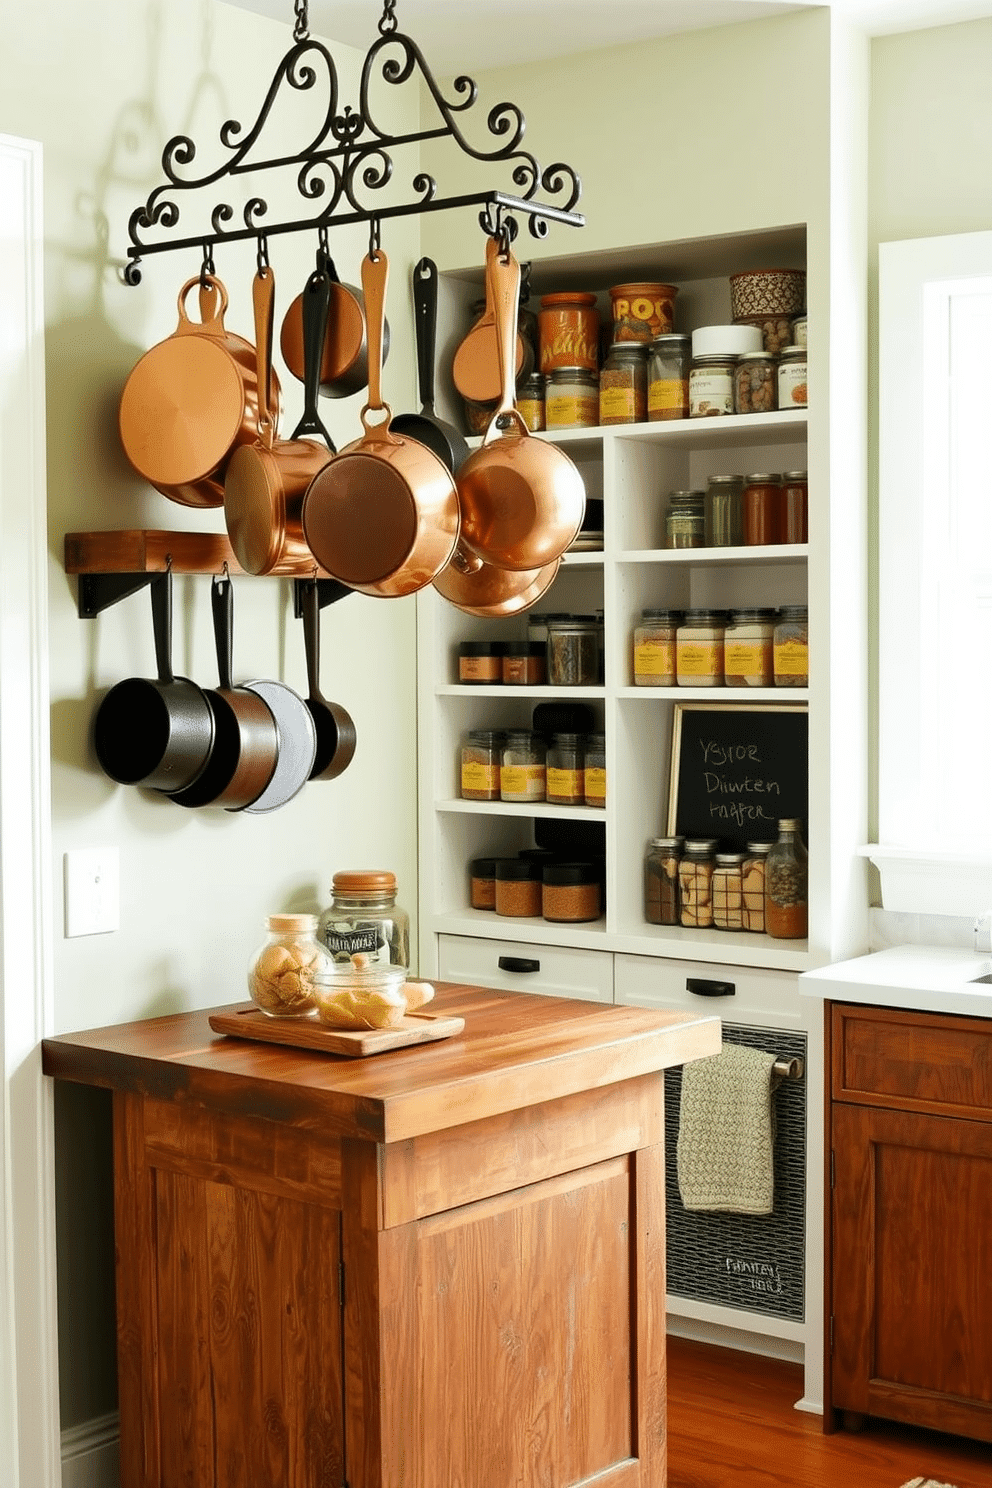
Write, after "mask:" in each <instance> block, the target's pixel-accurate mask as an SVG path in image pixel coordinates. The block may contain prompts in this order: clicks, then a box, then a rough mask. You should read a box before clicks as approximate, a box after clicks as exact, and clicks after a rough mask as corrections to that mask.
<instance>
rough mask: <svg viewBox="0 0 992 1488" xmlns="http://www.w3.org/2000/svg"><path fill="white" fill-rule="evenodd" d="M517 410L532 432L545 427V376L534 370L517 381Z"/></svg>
mask: <svg viewBox="0 0 992 1488" xmlns="http://www.w3.org/2000/svg"><path fill="white" fill-rule="evenodd" d="M516 406H517V412H518V413H519V415H520V417H521V418H522V419H523V421H524V423H525V424H526V425H527V428H528V429H529V430H530V432H531V433H532V434H539V433H540V431H541V430H542V429H543V428H544V377H543V375H542V374H541V373H540V372H532V373H531V375H530V376H529V377H525V378H523V380H522V381H521V382H518V383H517V397H516Z"/></svg>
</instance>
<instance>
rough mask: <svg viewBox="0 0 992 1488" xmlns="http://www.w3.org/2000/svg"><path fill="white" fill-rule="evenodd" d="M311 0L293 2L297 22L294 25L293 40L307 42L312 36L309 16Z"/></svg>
mask: <svg viewBox="0 0 992 1488" xmlns="http://www.w3.org/2000/svg"><path fill="white" fill-rule="evenodd" d="M308 9H309V0H293V14H294V15H295V17H296V21H295V23H294V25H293V40H294V41H306V40H307V39H308V37H309V35H310V17H309V15H308V14H307V11H308Z"/></svg>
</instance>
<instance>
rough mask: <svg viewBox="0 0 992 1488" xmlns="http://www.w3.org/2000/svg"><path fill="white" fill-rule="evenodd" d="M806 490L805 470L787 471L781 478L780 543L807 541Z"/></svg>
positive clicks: (807, 502) (807, 503)
mask: <svg viewBox="0 0 992 1488" xmlns="http://www.w3.org/2000/svg"><path fill="white" fill-rule="evenodd" d="M808 490H809V488H808V482H807V479H806V472H805V470H787V471H786V472H785V474H784V475H783V476H782V537H781V541H782V542H786V543H804V542H807V541H808V540H809V525H808V507H809V496H808Z"/></svg>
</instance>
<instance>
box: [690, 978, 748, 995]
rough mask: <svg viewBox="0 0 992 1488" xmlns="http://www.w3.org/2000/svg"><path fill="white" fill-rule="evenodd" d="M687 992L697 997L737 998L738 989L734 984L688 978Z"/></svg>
mask: <svg viewBox="0 0 992 1488" xmlns="http://www.w3.org/2000/svg"><path fill="white" fill-rule="evenodd" d="M685 990H686V991H687V992H694V993H695V994H696V996H697V997H736V996H737V988H736V987H735V986H734V984H733V982H711V981H709V980H707V978H706V977H686V979H685Z"/></svg>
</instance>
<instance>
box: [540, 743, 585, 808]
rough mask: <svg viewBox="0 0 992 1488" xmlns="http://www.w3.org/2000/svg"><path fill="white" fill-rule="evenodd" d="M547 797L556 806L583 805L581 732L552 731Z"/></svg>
mask: <svg viewBox="0 0 992 1488" xmlns="http://www.w3.org/2000/svg"><path fill="white" fill-rule="evenodd" d="M547 767H548V783H547V796H546V799H547V800H548V801H549V802H550V803H551V805H553V806H583V805H584V804H585V794H586V792H585V781H584V779H583V756H582V735H581V734H552V735H551V744H550V745H549V747H548V758H547Z"/></svg>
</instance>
